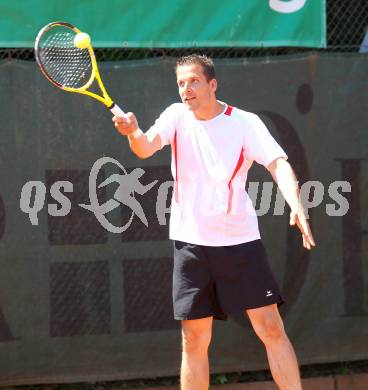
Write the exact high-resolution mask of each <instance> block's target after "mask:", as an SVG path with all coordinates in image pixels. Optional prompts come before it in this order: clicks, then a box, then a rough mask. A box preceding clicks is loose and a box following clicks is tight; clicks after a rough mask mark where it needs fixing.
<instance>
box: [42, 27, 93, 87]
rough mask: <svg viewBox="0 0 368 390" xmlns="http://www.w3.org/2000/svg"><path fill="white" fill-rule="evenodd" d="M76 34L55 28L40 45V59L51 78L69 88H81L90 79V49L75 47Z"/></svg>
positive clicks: (68, 30) (65, 29)
mask: <svg viewBox="0 0 368 390" xmlns="http://www.w3.org/2000/svg"><path fill="white" fill-rule="evenodd" d="M74 37H75V32H74V31H73V30H70V29H67V28H62V29H61V28H54V29H53V30H52V29H51V30H49V31H48V33H47V34H45V36H44V37H42V38H43V39H41V40H40V42H39V45H38V51H39V53H38V57H39V60H40V62H41V63H42V66H43V68H44V70H45V71H46V73H47V74H48V76H49V78H51V79H52V80H53V81H54V82H56V83H57V84H60V85H61V86H63V87H67V88H81V87H83V86H84V85H85V84H86V83H87V82H88V81H89V79H90V77H91V73H92V61H91V57H90V54H89V51H88V49H79V48H77V47H75V45H74Z"/></svg>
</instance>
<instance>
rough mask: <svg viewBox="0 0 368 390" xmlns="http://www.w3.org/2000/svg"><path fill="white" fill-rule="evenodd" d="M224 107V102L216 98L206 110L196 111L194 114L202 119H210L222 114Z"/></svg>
mask: <svg viewBox="0 0 368 390" xmlns="http://www.w3.org/2000/svg"><path fill="white" fill-rule="evenodd" d="M224 108H225V104H224V103H220V102H219V101H218V100H215V101H214V102H213V104H211V105H210V106H209V108H208V109H207V110H206V111H205V112H197V113H194V116H195V117H196V119H198V120H200V121H209V120H211V119H213V118H215V117H216V116H218V115H220V114H221V113H222V112H223V111H224Z"/></svg>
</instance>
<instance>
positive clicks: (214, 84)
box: [210, 79, 217, 92]
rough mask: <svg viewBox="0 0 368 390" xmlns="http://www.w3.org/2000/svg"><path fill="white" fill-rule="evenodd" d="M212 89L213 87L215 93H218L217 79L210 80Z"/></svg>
mask: <svg viewBox="0 0 368 390" xmlns="http://www.w3.org/2000/svg"><path fill="white" fill-rule="evenodd" d="M210 87H211V89H212V91H213V92H216V90H217V80H216V79H212V80H210Z"/></svg>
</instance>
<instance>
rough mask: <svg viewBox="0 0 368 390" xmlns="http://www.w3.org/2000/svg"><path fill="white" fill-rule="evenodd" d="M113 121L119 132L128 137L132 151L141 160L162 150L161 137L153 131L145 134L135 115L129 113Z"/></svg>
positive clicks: (114, 118) (115, 117)
mask: <svg viewBox="0 0 368 390" xmlns="http://www.w3.org/2000/svg"><path fill="white" fill-rule="evenodd" d="M112 121H113V122H114V124H115V128H116V129H117V131H118V132H119V133H120V134H122V135H125V136H127V137H128V141H129V146H130V149H131V150H132V152H133V153H134V154H135V155H136V156H138V157H139V158H142V159H143V158H148V157H151V156H152V155H153V154H154V153H156V152H157V151H158V150H160V149H161V148H162V145H161V138H160V136H159V135H158V134H157V133H156V132H155V131H154V130H153V129H151V130H148V131H147V132H146V133H143V131H141V130H140V129H139V126H138V122H137V119H136V117H135V115H134V114H133V113H131V112H128V113H127V114H126V115H124V116H123V117H117V116H114V117H113V118H112Z"/></svg>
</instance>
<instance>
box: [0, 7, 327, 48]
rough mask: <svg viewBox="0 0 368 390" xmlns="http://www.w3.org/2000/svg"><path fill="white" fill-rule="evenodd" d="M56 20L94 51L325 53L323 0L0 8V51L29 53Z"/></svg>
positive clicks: (324, 9) (324, 8) (324, 10)
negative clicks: (85, 38)
mask: <svg viewBox="0 0 368 390" xmlns="http://www.w3.org/2000/svg"><path fill="white" fill-rule="evenodd" d="M56 20H63V21H66V22H69V23H71V24H74V25H76V26H77V27H78V28H80V29H81V30H83V31H85V32H88V33H89V34H90V35H91V37H92V41H93V45H94V46H95V47H137V48H151V47H153V48H154V47H167V48H184V47H270V46H306V47H325V46H326V27H325V24H326V3H325V0H319V1H314V0H289V1H285V0H261V1H260V0H247V1H244V0H227V1H223V0H212V1H211V2H210V3H209V2H208V1H205V0H196V1H194V0H179V1H170V0H155V1H148V0H110V1H104V0H79V1H74V0H63V1H61V0H32V1H28V0H17V1H1V2H0V47H32V46H33V42H34V39H35V36H36V34H37V32H38V30H39V29H40V28H41V27H43V26H44V25H45V24H47V23H49V22H52V21H56Z"/></svg>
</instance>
